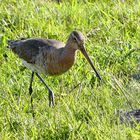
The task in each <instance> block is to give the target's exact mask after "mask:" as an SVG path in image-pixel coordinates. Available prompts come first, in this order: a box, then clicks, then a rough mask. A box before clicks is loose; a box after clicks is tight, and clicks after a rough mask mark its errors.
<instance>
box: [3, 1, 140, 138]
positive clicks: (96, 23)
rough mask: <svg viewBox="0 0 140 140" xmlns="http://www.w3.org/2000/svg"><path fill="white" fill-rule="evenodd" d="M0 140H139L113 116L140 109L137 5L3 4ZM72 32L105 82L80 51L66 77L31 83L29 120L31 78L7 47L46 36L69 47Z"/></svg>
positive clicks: (134, 131)
mask: <svg viewBox="0 0 140 140" xmlns="http://www.w3.org/2000/svg"><path fill="white" fill-rule="evenodd" d="M0 3H1V4H0V137H1V139H2V140H8V139H9V140H11V139H29V140H30V139H48V140H50V139H61V140H62V139H64V140H65V139H69V140H75V139H77V140H87V139H88V140H93V139H95V140H96V139H98V140H102V139H104V140H139V139H140V131H139V130H140V125H139V124H135V127H132V126H128V125H125V124H121V123H120V120H119V116H118V114H117V112H118V110H123V111H129V110H132V109H138V108H139V107H140V38H139V37H140V17H139V16H140V1H139V0H135V1H133V0H129V1H126V0H110V1H109V0H101V1H92V0H77V1H76V0H71V1H70V0H68V1H67V0H62V1H61V2H57V1H51V0H50V1H45V0H40V1H38V0H31V1H28V0H19V1H16V0H11V1H9V0H5V1H2V0H1V1H0ZM73 30H79V31H81V32H82V33H83V34H84V35H85V37H86V44H85V46H86V50H87V52H88V54H89V55H90V58H91V59H92V61H93V62H94V64H95V66H96V68H97V69H98V71H99V72H100V75H101V77H102V79H103V80H102V82H99V81H98V79H97V78H96V76H95V74H94V71H93V70H92V68H91V67H90V65H89V64H88V63H87V61H86V59H85V58H84V57H83V55H82V54H81V53H79V52H77V58H76V62H75V64H74V65H73V67H72V69H71V70H69V71H68V72H66V73H65V74H63V75H60V76H55V77H49V76H48V77H47V76H46V75H42V76H43V78H44V79H45V81H46V82H47V83H48V85H49V86H50V87H51V88H52V89H53V91H54V93H55V100H56V105H55V107H49V106H48V92H47V90H46V89H45V87H44V86H43V85H42V83H41V82H40V81H39V80H38V79H37V77H36V78H35V81H34V83H33V105H34V112H35V117H34V118H33V117H32V109H31V105H30V95H29V92H28V87H29V81H30V77H31V71H30V70H28V69H24V68H23V65H22V62H21V60H20V59H19V58H18V57H17V56H16V55H14V54H13V53H12V52H11V51H10V50H9V49H7V48H6V46H7V41H8V40H12V39H19V38H23V37H24V38H28V37H43V38H51V39H57V40H61V41H63V42H66V41H67V38H68V36H69V34H70V33H71V32H72V31H73Z"/></svg>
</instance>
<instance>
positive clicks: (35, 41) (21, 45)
mask: <svg viewBox="0 0 140 140" xmlns="http://www.w3.org/2000/svg"><path fill="white" fill-rule="evenodd" d="M64 46H65V44H64V43H63V42H60V41H57V40H52V39H41V38H31V39H21V40H15V41H9V42H8V47H9V48H10V49H12V51H13V52H14V53H16V54H17V55H18V56H19V57H20V58H21V59H23V60H24V61H26V62H28V63H32V64H34V63H35V60H36V57H37V56H38V55H39V52H40V50H41V49H42V48H45V50H47V51H50V50H52V49H59V48H63V47H64Z"/></svg>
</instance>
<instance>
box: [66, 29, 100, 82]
mask: <svg viewBox="0 0 140 140" xmlns="http://www.w3.org/2000/svg"><path fill="white" fill-rule="evenodd" d="M68 42H69V44H71V45H70V46H71V47H73V48H74V49H75V50H80V51H81V52H82V54H83V55H84V56H85V58H86V59H87V61H88V62H89V64H90V65H91V67H92V68H93V70H94V71H95V73H96V76H97V77H98V78H99V79H100V80H101V77H100V75H99V73H98V72H97V70H96V69H95V67H94V65H93V63H92V61H91V59H90V58H89V56H88V54H87V52H86V50H85V47H84V44H85V37H84V35H83V34H82V33H81V32H79V31H73V32H72V33H71V34H70V37H69V40H68Z"/></svg>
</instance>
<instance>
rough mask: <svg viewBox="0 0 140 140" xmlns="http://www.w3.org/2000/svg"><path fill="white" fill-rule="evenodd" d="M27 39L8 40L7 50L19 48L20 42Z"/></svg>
mask: <svg viewBox="0 0 140 140" xmlns="http://www.w3.org/2000/svg"><path fill="white" fill-rule="evenodd" d="M24 39H25V38H21V39H19V40H8V46H7V48H9V49H14V48H15V47H17V46H18V45H19V41H20V40H24Z"/></svg>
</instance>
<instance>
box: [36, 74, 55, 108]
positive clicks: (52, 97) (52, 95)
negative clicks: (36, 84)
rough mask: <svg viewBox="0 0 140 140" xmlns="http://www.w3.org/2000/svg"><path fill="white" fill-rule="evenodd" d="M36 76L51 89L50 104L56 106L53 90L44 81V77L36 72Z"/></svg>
mask: <svg viewBox="0 0 140 140" xmlns="http://www.w3.org/2000/svg"><path fill="white" fill-rule="evenodd" d="M36 76H37V77H38V78H39V79H40V80H41V82H42V83H43V84H44V85H45V86H46V88H47V89H48V91H49V106H51V105H52V106H54V104H55V103H54V94H53V92H52V90H51V89H50V88H49V86H48V85H47V84H46V83H45V82H44V80H43V79H42V77H41V76H40V75H39V74H38V73H36Z"/></svg>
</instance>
